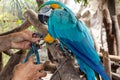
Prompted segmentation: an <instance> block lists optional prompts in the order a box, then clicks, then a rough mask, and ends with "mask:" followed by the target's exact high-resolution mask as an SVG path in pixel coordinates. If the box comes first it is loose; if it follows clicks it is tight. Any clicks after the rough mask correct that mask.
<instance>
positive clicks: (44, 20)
mask: <svg viewBox="0 0 120 80" xmlns="http://www.w3.org/2000/svg"><path fill="white" fill-rule="evenodd" d="M38 19H39V21H40V22H41V23H43V24H47V21H48V19H49V16H45V15H40V14H38Z"/></svg>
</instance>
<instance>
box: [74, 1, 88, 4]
mask: <svg viewBox="0 0 120 80" xmlns="http://www.w3.org/2000/svg"><path fill="white" fill-rule="evenodd" d="M75 2H78V3H80V2H83V3H84V5H87V4H88V0H75Z"/></svg>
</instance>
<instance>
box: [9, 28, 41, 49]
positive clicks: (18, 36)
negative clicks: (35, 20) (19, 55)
mask: <svg viewBox="0 0 120 80" xmlns="http://www.w3.org/2000/svg"><path fill="white" fill-rule="evenodd" d="M32 35H33V32H31V31H28V30H25V31H21V32H17V33H13V34H11V48H18V49H27V48H29V47H30V43H31V42H36V43H37V42H38V40H39V39H40V38H39V37H37V36H36V37H33V36H32Z"/></svg>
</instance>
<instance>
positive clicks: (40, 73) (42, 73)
mask: <svg viewBox="0 0 120 80" xmlns="http://www.w3.org/2000/svg"><path fill="white" fill-rule="evenodd" d="M37 75H38V77H39V78H41V77H45V76H46V75H47V73H46V72H39V73H38V74H37Z"/></svg>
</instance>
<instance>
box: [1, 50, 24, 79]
mask: <svg viewBox="0 0 120 80" xmlns="http://www.w3.org/2000/svg"><path fill="white" fill-rule="evenodd" d="M23 53H24V51H22V50H20V51H18V52H17V53H15V54H14V55H13V56H11V58H10V59H9V61H8V63H7V65H6V66H5V67H4V69H3V70H2V71H1V72H0V80H11V79H12V76H13V69H14V66H15V65H17V64H18V63H19V62H20V60H21V57H22V54H23Z"/></svg>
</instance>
